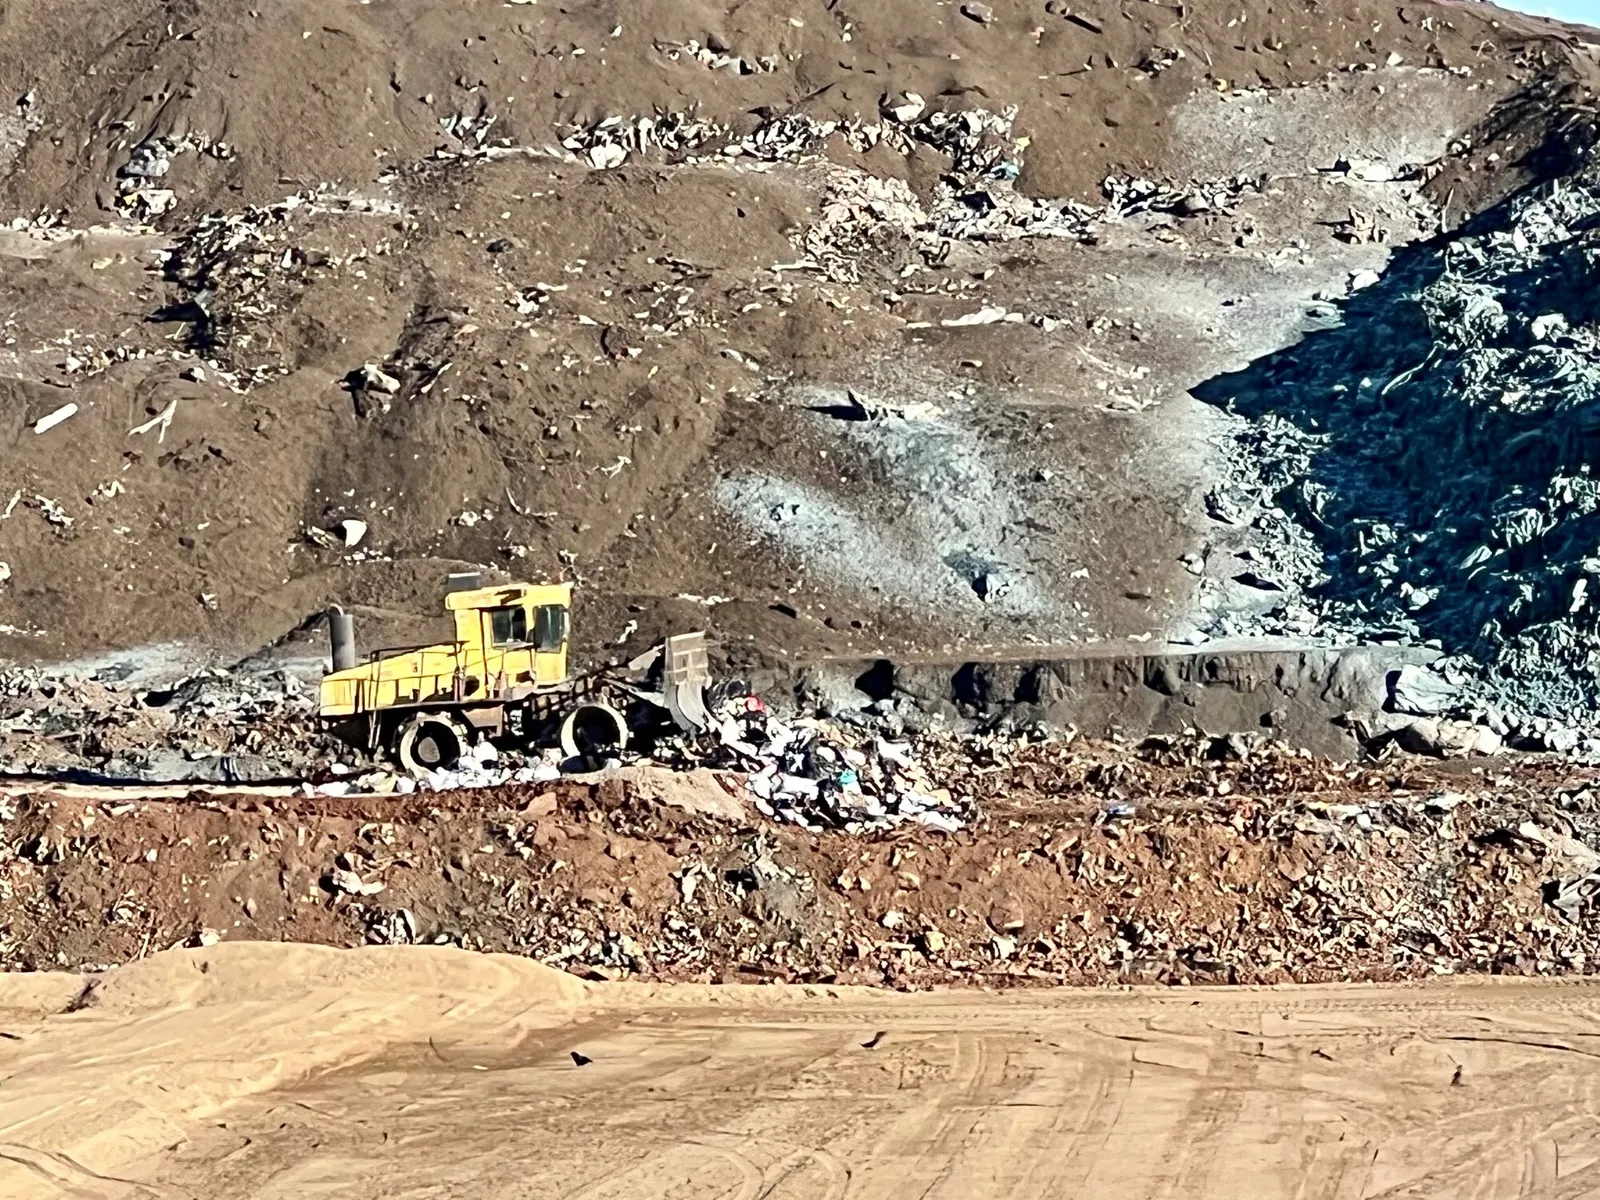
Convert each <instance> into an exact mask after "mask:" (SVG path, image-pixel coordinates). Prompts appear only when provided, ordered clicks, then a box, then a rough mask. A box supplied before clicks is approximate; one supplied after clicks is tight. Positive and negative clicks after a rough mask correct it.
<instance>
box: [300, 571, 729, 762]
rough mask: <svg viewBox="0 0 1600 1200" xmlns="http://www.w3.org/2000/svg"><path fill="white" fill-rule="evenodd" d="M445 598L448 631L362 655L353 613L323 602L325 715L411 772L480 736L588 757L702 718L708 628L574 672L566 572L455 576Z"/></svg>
mask: <svg viewBox="0 0 1600 1200" xmlns="http://www.w3.org/2000/svg"><path fill="white" fill-rule="evenodd" d="M444 604H445V609H446V610H447V611H448V612H449V613H450V616H451V617H452V619H453V620H454V622H455V640H454V641H449V642H439V643H437V644H435V645H431V646H408V647H404V648H399V649H391V650H380V651H377V652H376V653H373V654H371V655H369V656H368V658H367V660H366V661H365V662H358V661H357V655H356V646H355V627H354V621H353V619H352V618H351V616H350V615H349V614H348V613H345V612H344V611H343V610H341V609H338V608H335V609H334V610H333V611H332V612H330V613H329V614H328V624H329V630H330V633H331V640H332V651H333V670H331V671H330V672H328V673H327V674H326V675H324V676H323V678H322V694H321V708H320V711H321V716H322V719H323V720H324V722H326V723H327V724H329V725H331V726H333V727H334V728H336V729H338V730H339V732H341V733H342V734H344V736H345V737H347V738H348V739H349V740H350V741H352V742H358V743H359V744H362V745H364V746H365V747H366V749H367V750H368V751H369V752H373V753H382V754H384V755H387V756H388V757H391V758H393V759H395V760H396V761H398V762H399V763H400V765H401V766H403V767H405V768H406V769H407V770H408V771H411V772H413V773H415V774H420V773H424V772H427V771H434V770H440V769H444V770H448V769H449V768H451V767H453V766H455V765H456V763H458V762H459V761H460V760H461V758H462V756H463V755H465V754H467V753H468V752H469V751H470V748H471V747H472V746H473V744H474V743H476V742H478V741H482V740H488V741H492V742H499V743H503V744H510V745H513V746H515V747H518V748H524V749H526V748H532V747H535V746H541V745H549V744H559V745H560V746H561V748H562V750H563V751H565V753H566V754H567V755H568V756H569V757H573V758H585V759H590V760H596V759H600V758H603V757H606V756H607V755H610V754H615V753H619V752H620V751H621V750H622V749H623V748H625V747H626V746H627V744H628V738H629V733H630V731H645V732H654V731H658V730H660V729H662V728H665V727H667V722H668V719H670V721H671V723H672V724H674V725H676V726H677V727H678V728H679V729H680V730H682V731H684V732H686V733H690V734H694V733H702V732H704V731H705V730H706V729H707V728H708V727H709V724H710V721H709V718H708V716H707V713H706V707H705V687H706V685H707V684H708V683H709V682H710V674H709V672H708V669H707V663H706V642H705V634H704V633H686V634H679V635H677V636H675V637H670V638H668V639H667V640H666V641H665V642H662V643H659V644H658V645H656V646H654V647H652V648H651V649H650V650H648V651H647V652H645V653H644V654H642V655H640V656H639V657H638V658H635V659H633V660H632V661H631V662H627V663H621V664H616V665H613V666H608V667H602V668H599V669H597V670H594V671H590V672H587V673H584V674H581V675H576V676H575V675H572V674H571V673H569V671H568V669H567V633H568V612H569V610H570V608H571V606H572V585H571V584H570V583H506V584H500V585H498V586H495V587H483V586H481V581H480V580H479V578H478V577H477V576H476V575H452V576H451V577H450V579H449V581H448V583H447V585H446V592H445V599H444Z"/></svg>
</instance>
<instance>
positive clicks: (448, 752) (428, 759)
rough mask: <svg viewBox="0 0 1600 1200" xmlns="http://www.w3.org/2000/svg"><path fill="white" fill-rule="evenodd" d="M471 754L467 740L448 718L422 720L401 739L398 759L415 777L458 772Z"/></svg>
mask: <svg viewBox="0 0 1600 1200" xmlns="http://www.w3.org/2000/svg"><path fill="white" fill-rule="evenodd" d="M466 752H467V745H466V739H465V738H464V737H463V736H462V734H461V731H460V730H459V729H457V728H456V726H455V724H454V723H453V722H451V721H449V720H447V719H445V718H444V717H418V718H417V719H416V720H414V721H412V722H411V724H410V725H408V726H406V728H405V731H404V732H403V733H402V734H401V735H400V744H399V746H398V748H397V755H396V757H398V758H399V760H400V765H401V766H403V767H404V768H405V769H406V770H408V771H410V772H412V773H413V774H426V773H427V772H429V771H450V770H454V769H455V767H456V766H457V765H459V764H460V762H461V756H462V755H464V754H465V753H466Z"/></svg>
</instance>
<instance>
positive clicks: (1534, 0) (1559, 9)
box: [1500, 0, 1600, 26]
mask: <svg viewBox="0 0 1600 1200" xmlns="http://www.w3.org/2000/svg"><path fill="white" fill-rule="evenodd" d="M1500 4H1501V6H1502V7H1504V8H1516V9H1521V10H1522V11H1523V12H1530V13H1538V14H1539V15H1540V16H1545V17H1560V18H1561V19H1562V20H1563V21H1581V22H1582V23H1583V24H1585V25H1596V26H1600V0H1500Z"/></svg>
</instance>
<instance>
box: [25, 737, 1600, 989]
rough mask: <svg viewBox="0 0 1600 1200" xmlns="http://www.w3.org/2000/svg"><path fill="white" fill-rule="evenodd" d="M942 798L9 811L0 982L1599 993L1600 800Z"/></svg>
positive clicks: (705, 777)
mask: <svg viewBox="0 0 1600 1200" xmlns="http://www.w3.org/2000/svg"><path fill="white" fill-rule="evenodd" d="M929 769H930V773H931V774H936V775H940V774H941V772H945V771H948V772H949V773H948V774H942V775H941V777H942V778H944V779H945V781H946V782H947V783H948V784H949V785H950V787H951V789H952V791H953V792H957V793H960V794H962V795H963V796H965V797H966V798H967V800H968V801H969V802H971V803H972V804H974V805H976V806H977V807H978V808H979V809H981V811H982V816H981V817H980V818H979V819H978V821H977V822H976V823H975V824H973V825H971V826H969V827H967V828H965V829H963V830H961V831H959V832H957V833H954V834H949V833H944V832H940V831H938V830H935V829H929V828H923V827H921V826H919V825H917V824H915V823H913V822H907V823H904V824H902V825H900V826H898V827H897V828H895V829H893V830H890V831H886V832H883V833H879V834H874V835H871V836H855V835H852V834H850V833H848V832H846V831H844V830H840V829H823V830H820V831H811V830H807V829H803V828H799V827H797V826H795V825H791V824H786V823H776V822H772V821H770V820H768V819H767V818H765V817H764V816H763V815H761V814H760V813H758V812H757V811H756V810H755V808H754V807H753V806H752V805H751V804H750V803H749V802H748V801H749V796H748V793H745V794H744V795H743V797H742V798H741V797H739V796H738V795H736V792H737V791H738V789H737V788H734V789H730V788H729V786H728V785H727V783H726V782H723V781H720V780H719V779H718V777H717V776H716V775H714V774H712V773H709V772H687V773H673V772H664V771H648V772H642V773H640V772H632V773H625V772H615V773H610V774H606V775H599V776H588V777H584V778H578V779H564V780H561V781H557V782H553V783H549V784H541V785H522V786H506V787H500V788H494V789H487V790H482V791H477V792H456V793H435V794H428V795H426V796H424V795H412V796H362V795H352V796H346V797H338V798H330V797H325V796H304V795H299V794H287V795H282V796H274V797H270V798H263V797H261V796H236V797H230V796H228V795H227V794H226V793H225V792H220V791H219V792H213V793H211V794H210V795H208V796H205V797H192V798H189V799H184V800H168V799H151V798H141V797H132V798H125V797H113V798H103V797H83V796H76V795H73V794H70V793H59V792H52V791H51V790H49V789H43V788H42V789H40V790H36V791H29V790H28V789H26V788H23V789H20V790H18V789H10V790H8V793H7V795H6V796H5V797H4V798H3V799H0V886H3V887H4V889H5V891H6V895H7V896H8V897H9V900H8V906H7V919H6V922H5V924H4V926H3V928H0V966H3V967H4V968H7V969H18V968H25V969H34V968H41V967H52V968H59V967H63V966H66V967H90V968H95V969H98V968H102V967H104V966H108V965H111V964H114V963H117V962H125V961H128V960H130V959H133V958H136V957H139V956H141V955H143V954H145V953H148V952H149V951H151V950H154V949H163V948H166V947H169V946H176V945H190V946H204V945H211V944H214V943H216V942H217V941H220V940H225V939H229V938H248V939H260V938H268V939H288V940H296V941H306V942H322V943H326V944H331V945H360V944H363V943H384V944H426V945H459V946H464V947H468V948H473V949H482V950H490V951H496V952H506V953H514V954H522V955H528V956H531V957H534V958H537V959H540V960H542V961H544V962H547V963H550V964H552V965H554V966H558V967H561V968H564V969H566V970H568V971H571V972H573V973H575V974H578V975H580V976H583V977H585V978H590V979H597V980H600V979H615V978H622V977H638V978H645V979H658V980H699V981H722V982H735V981H741V980H743V981H763V980H788V981H812V982H847V983H871V984H879V985H885V984H887V985H891V986H897V987H908V986H910V987H920V986H926V985H931V984H939V983H963V982H965V983H983V984H986V985H987V984H993V985H1019V984H1020V985H1026V984H1030V983H1039V984H1050V983H1053V984H1060V983H1074V984H1108V983H1133V982H1164V983H1169V984H1174V983H1207V982H1211V983H1227V982H1234V983H1274V982H1290V981H1303V982H1312V981H1325V982H1326V981H1335V980H1344V979H1367V980H1395V979H1424V978H1429V977H1433V976H1436V975H1439V974H1449V973H1462V972H1486V973H1488V972H1492V973H1496V974H1518V975H1540V974H1558V975H1560V974H1579V973H1582V972H1584V971H1585V970H1588V969H1591V965H1592V963H1593V962H1594V961H1596V957H1595V956H1596V955H1597V954H1600V934H1597V933H1596V928H1597V926H1596V923H1595V921H1594V919H1593V917H1594V905H1595V903H1596V896H1597V893H1600V850H1597V849H1596V847H1600V804H1597V801H1596V787H1597V786H1600V781H1597V780H1596V779H1595V778H1594V777H1593V772H1588V773H1584V772H1577V771H1574V770H1573V769H1572V768H1571V767H1570V766H1566V765H1556V764H1550V763H1540V762H1538V761H1536V760H1531V759H1521V760H1518V761H1516V762H1512V763H1509V764H1506V765H1504V766H1503V768H1502V769H1500V770H1499V771H1498V772H1497V773H1496V774H1494V775H1492V776H1490V775H1485V774H1475V773H1471V772H1464V771H1451V770H1448V769H1446V768H1445V767H1443V766H1441V765H1439V764H1434V763H1430V762H1428V761H1426V760H1419V759H1412V760H1408V761H1406V762H1403V763H1385V764H1378V765H1366V766H1349V767H1339V768H1335V767H1332V766H1330V764H1327V763H1325V762H1320V761H1317V760H1315V759H1312V758H1310V757H1308V756H1305V755H1302V754H1298V753H1295V752H1293V751H1290V750H1288V749H1287V748H1285V747H1283V746H1282V745H1280V744H1276V743H1271V742H1267V741H1265V740H1264V739H1262V738H1260V737H1239V736H1235V737H1232V738H1209V737H1205V736H1201V735H1195V734H1189V735H1183V736H1176V737H1165V738H1155V739H1149V740H1146V741H1144V742H1141V743H1139V744H1137V745H1117V744H1113V743H1106V742H1090V741H1084V740H1079V739H1065V738H1056V739H1047V740H1036V741H1027V742H1018V741H1015V740H1007V739H989V740H987V741H983V742H981V743H980V742H979V741H978V740H974V741H973V742H972V743H969V744H968V746H967V748H966V750H965V751H964V752H960V753H951V754H950V755H949V756H948V758H947V759H946V760H945V761H944V762H942V763H940V765H939V766H938V767H936V768H935V767H930V768H929Z"/></svg>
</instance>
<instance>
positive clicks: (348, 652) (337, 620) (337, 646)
mask: <svg viewBox="0 0 1600 1200" xmlns="http://www.w3.org/2000/svg"><path fill="white" fill-rule="evenodd" d="M328 641H329V643H330V645H329V649H330V650H331V652H332V655H333V669H334V670H335V671H348V670H349V669H350V668H351V667H353V666H355V665H356V619H355V617H354V616H352V615H351V614H350V613H347V612H345V611H344V609H342V608H340V607H339V606H338V605H337V604H335V605H334V606H333V607H332V608H330V609H329V610H328Z"/></svg>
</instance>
